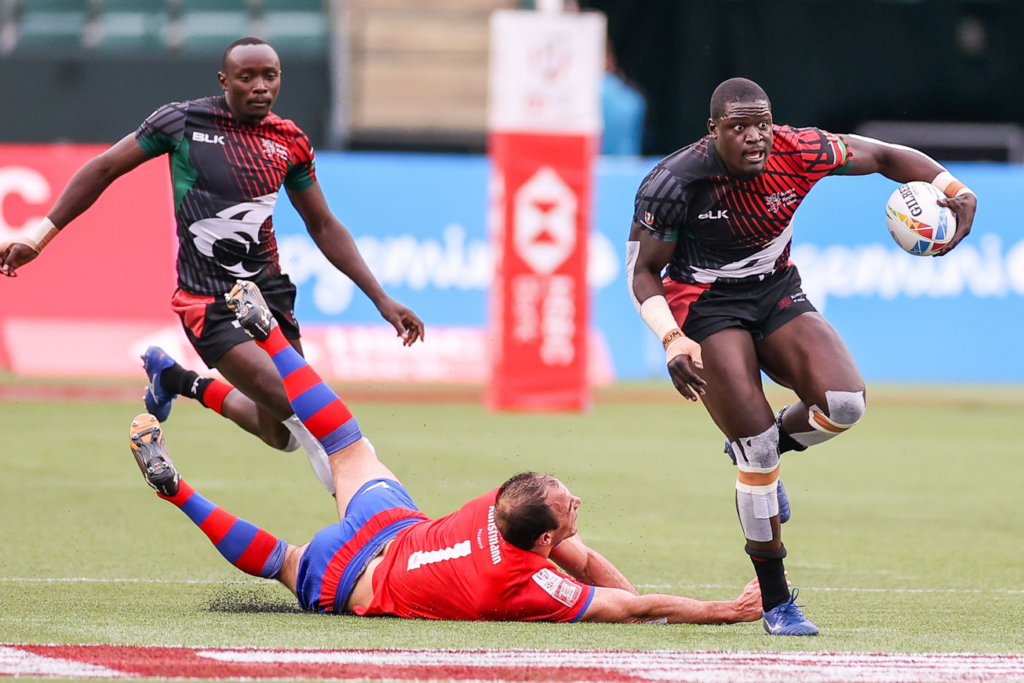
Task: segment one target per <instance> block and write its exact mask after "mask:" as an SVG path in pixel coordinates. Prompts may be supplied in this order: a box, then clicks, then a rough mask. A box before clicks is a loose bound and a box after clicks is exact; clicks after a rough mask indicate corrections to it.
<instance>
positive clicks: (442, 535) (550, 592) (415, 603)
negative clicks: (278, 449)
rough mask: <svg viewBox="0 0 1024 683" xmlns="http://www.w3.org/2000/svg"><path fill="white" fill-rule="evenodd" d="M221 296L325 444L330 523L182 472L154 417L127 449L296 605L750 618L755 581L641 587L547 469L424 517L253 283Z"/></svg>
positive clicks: (466, 615) (505, 614)
mask: <svg viewBox="0 0 1024 683" xmlns="http://www.w3.org/2000/svg"><path fill="white" fill-rule="evenodd" d="M227 303H228V306H229V307H230V308H231V309H232V310H233V311H234V312H235V315H236V316H237V317H238V319H239V322H240V323H241V325H242V327H243V328H244V329H245V330H247V331H248V332H249V333H250V334H252V336H253V338H254V339H255V340H256V343H257V344H259V345H260V347H261V348H263V349H264V350H265V351H266V352H267V353H268V354H269V355H270V356H271V359H272V360H273V362H274V365H275V366H276V367H277V369H278V371H279V372H280V374H281V377H282V379H283V380H284V386H285V388H286V390H287V392H288V399H289V401H290V402H291V404H292V407H293V408H294V410H295V413H296V415H298V416H299V417H300V418H301V419H302V421H303V423H304V424H305V425H306V427H307V428H308V429H309V430H310V431H311V432H312V433H313V434H314V435H315V436H316V437H317V438H318V439H319V440H320V441H321V443H322V444H323V446H324V448H325V450H326V451H327V453H329V454H330V464H331V469H332V473H333V475H334V483H335V487H336V491H337V493H336V498H337V503H338V514H339V517H340V521H339V522H338V523H337V524H333V525H331V526H329V527H327V528H326V529H323V530H322V531H320V532H319V533H317V534H316V535H315V536H314V538H313V540H312V541H310V542H309V543H307V544H305V545H302V546H296V545H291V544H289V543H287V542H285V541H283V540H281V539H279V538H276V537H274V536H273V535H271V534H270V533H268V532H266V531H264V530H263V529H259V528H257V527H256V526H254V525H253V524H250V523H249V522H246V521H245V520H242V519H238V518H237V517H235V516H234V515H231V514H230V513H228V512H227V511H225V510H223V509H222V508H220V507H218V506H217V505H215V504H214V503H212V502H210V501H209V500H207V499H206V498H204V497H203V496H201V495H200V494H199V493H197V492H196V491H195V490H194V489H193V488H192V487H191V486H189V485H188V484H187V483H186V482H185V481H184V480H182V479H181V478H180V476H179V474H178V472H177V471H176V470H175V468H174V465H173V463H172V462H171V460H170V458H169V457H168V455H167V449H166V446H165V442H164V438H163V433H162V431H161V427H160V423H159V422H157V420H156V418H154V417H153V416H152V415H149V414H143V415H140V416H138V417H137V418H135V421H134V422H132V427H131V448H132V451H133V453H134V455H135V458H136V460H137V461H138V464H139V467H140V468H141V469H142V472H143V474H144V475H145V477H146V481H147V482H149V484H150V485H151V486H152V487H153V488H154V489H156V491H157V493H158V495H159V496H160V497H161V498H163V499H164V500H168V501H170V502H172V503H174V504H175V505H176V506H178V507H179V508H181V510H182V511H183V512H184V513H185V514H186V515H188V517H189V518H190V519H191V520H192V521H193V522H194V523H195V524H196V525H198V526H199V527H200V529H201V530H202V531H203V532H204V533H206V535H207V536H208V537H209V538H210V540H211V541H212V542H213V543H214V544H215V545H216V547H217V550H218V551H219V552H220V553H221V554H222V555H223V556H224V558H225V559H226V560H228V561H229V562H231V563H232V564H233V565H235V566H236V567H238V568H239V569H241V570H242V571H244V572H246V573H248V574H252V575H254V576H262V577H265V578H274V579H277V580H278V581H280V582H281V583H283V584H284V585H285V586H287V587H288V588H289V589H290V590H291V591H292V592H293V593H294V594H295V595H296V597H297V598H298V602H299V605H300V606H301V607H302V608H303V609H307V610H313V611H318V612H327V613H336V614H341V613H345V612H349V613H352V614H356V615H359V616H376V615H385V614H386V615H394V616H399V617H407V618H428V619H458V620H509V621H580V620H582V621H595V622H638V621H660V622H666V621H667V622H669V623H699V624H720V623H733V622H741V621H756V620H758V619H760V618H761V593H760V588H759V586H758V583H757V580H756V579H754V580H753V581H751V582H750V583H749V584H747V586H746V587H745V588H744V589H743V592H742V593H741V594H740V595H739V597H737V598H736V599H735V600H731V601H700V600H693V599H690V598H685V597H680V596H675V595H655V594H652V595H640V594H639V593H638V592H637V590H636V589H635V588H634V587H633V586H632V584H630V583H629V581H628V580H626V578H625V577H624V576H623V575H622V574H621V573H620V572H619V571H618V570H617V569H616V568H615V567H614V566H613V565H612V564H611V563H610V562H609V561H608V560H606V559H605V558H604V557H602V556H601V555H600V554H598V553H596V552H594V551H593V550H591V549H590V548H588V547H587V546H586V545H584V543H583V541H581V540H580V538H579V536H578V535H577V534H576V519H577V513H578V510H579V506H580V499H579V498H577V497H576V496H574V495H572V493H570V492H569V489H568V488H566V486H565V485H564V484H563V483H562V482H560V481H559V480H558V479H555V478H554V477H551V476H546V475H541V474H537V473H535V472H524V473H522V474H517V475H516V476H514V477H512V478H511V479H509V480H508V481H507V482H505V483H504V484H503V485H502V486H501V487H500V488H498V489H496V490H494V491H490V492H489V493H486V494H484V495H482V496H480V497H479V498H477V499H475V500H472V501H470V502H468V503H466V504H465V505H464V506H462V507H461V508H460V509H459V510H456V511H455V512H453V513H452V514H450V515H447V516H445V517H442V518H440V519H437V520H433V521H432V520H430V519H428V518H427V516H426V515H424V514H423V513H422V512H420V511H419V509H417V507H416V505H415V503H413V501H412V498H411V497H410V496H409V494H408V493H407V492H406V490H405V488H404V487H403V486H402V484H401V483H400V482H399V481H398V478H397V477H396V476H395V475H394V473H392V472H391V470H390V469H388V468H387V467H386V466H385V465H384V464H383V463H381V462H380V460H378V459H377V456H376V452H375V450H374V448H373V446H372V445H371V444H370V442H369V440H367V439H366V438H364V437H363V435H362V433H361V432H360V430H359V425H358V424H357V422H356V419H355V418H354V417H353V416H352V414H351V413H350V412H349V410H348V408H347V407H346V406H345V404H344V403H343V402H342V401H341V399H340V398H338V396H337V395H336V394H335V393H334V391H333V390H331V389H330V387H328V386H327V385H326V384H324V383H323V382H322V381H321V380H320V378H319V376H318V375H317V374H316V372H314V370H313V368H312V367H311V366H309V365H308V364H307V363H306V361H305V360H304V359H303V358H302V356H300V355H299V353H298V352H297V351H295V349H294V348H292V346H291V345H290V344H289V343H288V341H287V340H286V339H285V337H284V336H283V335H282V334H281V331H280V329H279V328H278V327H277V323H276V321H275V320H274V317H273V315H272V314H271V313H270V310H269V309H268V308H267V305H266V303H265V302H264V300H263V297H262V295H261V294H260V291H259V289H258V288H257V287H256V286H255V285H254V284H252V283H251V282H245V281H239V283H238V284H237V285H236V286H235V287H234V288H233V289H232V290H231V293H230V294H228V295H227ZM552 562H554V563H556V564H557V565H558V566H559V567H561V569H562V570H563V571H564V573H562V572H560V571H559V570H558V569H557V568H556V566H555V564H552Z"/></svg>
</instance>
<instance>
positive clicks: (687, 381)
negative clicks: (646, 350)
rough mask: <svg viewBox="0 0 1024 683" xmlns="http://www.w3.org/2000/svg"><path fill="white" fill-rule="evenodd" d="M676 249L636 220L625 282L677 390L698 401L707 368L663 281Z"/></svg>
mask: <svg viewBox="0 0 1024 683" xmlns="http://www.w3.org/2000/svg"><path fill="white" fill-rule="evenodd" d="M675 249H676V243H675V242H668V241H662V240H659V239H656V238H654V237H652V236H651V235H648V234H647V232H646V231H644V230H643V228H641V227H640V226H639V225H637V224H636V222H634V223H633V227H632V229H631V230H630V233H629V242H627V244H626V283H627V286H628V287H629V296H630V298H631V299H632V300H633V305H634V306H635V307H636V310H637V312H638V313H639V314H640V317H641V318H643V319H644V322H645V323H647V326H648V327H650V328H651V331H652V332H654V334H655V335H657V337H658V339H660V340H661V344H662V346H663V347H664V348H665V363H666V365H667V366H668V373H669V376H670V377H672V384H674V385H675V387H676V391H678V392H679V393H680V394H682V395H683V397H684V398H687V399H689V400H691V401H696V400H697V396H698V395H702V394H703V393H704V389H703V387H704V385H705V384H707V382H705V381H704V380H703V379H701V377H700V375H698V374H697V370H700V369H703V367H704V362H703V360H702V359H701V349H700V344H698V343H697V342H695V341H693V340H692V339H690V338H689V337H686V336H685V335H683V332H682V330H680V329H679V324H678V323H677V322H676V320H675V318H674V317H673V316H672V310H671V309H670V308H669V305H668V301H667V300H666V299H665V285H664V284H663V283H662V280H661V273H662V271H663V270H665V266H667V265H668V262H669V261H670V260H671V259H672V254H673V253H674V252H675Z"/></svg>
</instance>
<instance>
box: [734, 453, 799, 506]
mask: <svg viewBox="0 0 1024 683" xmlns="http://www.w3.org/2000/svg"><path fill="white" fill-rule="evenodd" d="M725 454H726V455H728V456H729V459H730V460H732V464H733V465H735V464H736V453H735V452H733V450H732V442H731V441H729V440H728V439H726V440H725ZM792 514H793V511H792V510H791V509H790V507H789V496H788V495H787V494H786V487H785V486H783V485H782V479H779V524H785V523H786V522H788V521H789V518H790V516H791V515H792Z"/></svg>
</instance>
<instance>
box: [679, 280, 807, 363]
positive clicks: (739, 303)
mask: <svg viewBox="0 0 1024 683" xmlns="http://www.w3.org/2000/svg"><path fill="white" fill-rule="evenodd" d="M664 285H665V298H666V299H668V305H669V308H671V309H672V315H673V316H675V319H676V322H677V323H679V327H680V328H681V329H682V330H683V334H685V335H686V336H687V337H690V338H691V339H693V340H694V341H695V342H697V343H698V344H699V343H700V342H702V341H704V340H705V339H707V338H708V337H710V336H711V335H713V334H714V333H715V332H718V331H720V330H724V329H726V328H727V327H742V328H743V329H745V330H749V331H750V333H751V335H752V336H753V337H754V340H755V341H756V340H760V339H764V338H765V337H767V336H768V335H769V334H771V333H772V332H774V331H775V330H777V329H779V328H780V327H782V326H783V325H785V324H786V323H788V322H789V321H790V320H792V319H793V318H795V317H797V316H798V315H800V314H802V313H808V312H810V311H815V310H817V309H815V308H814V304H812V303H811V302H810V301H808V300H807V295H806V294H804V292H803V289H801V282H800V273H798V272H797V269H796V266H787V267H786V268H783V269H782V270H779V271H777V272H775V273H773V274H772V275H769V276H768V277H766V278H765V279H764V280H762V281H760V282H756V283H754V284H744V285H728V284H721V283H714V284H690V283H687V282H677V281H676V280H672V279H671V278H667V277H666V278H665V280H664Z"/></svg>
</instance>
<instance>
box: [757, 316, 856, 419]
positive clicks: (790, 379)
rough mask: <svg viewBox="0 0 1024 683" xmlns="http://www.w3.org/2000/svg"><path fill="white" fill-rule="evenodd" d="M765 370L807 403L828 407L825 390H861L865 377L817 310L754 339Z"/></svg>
mask: <svg viewBox="0 0 1024 683" xmlns="http://www.w3.org/2000/svg"><path fill="white" fill-rule="evenodd" d="M756 348H757V357H758V359H759V360H760V362H761V365H762V366H763V367H764V369H765V371H766V372H767V373H768V374H769V375H770V376H771V377H772V378H774V379H776V380H777V381H778V382H780V383H781V384H783V385H785V386H788V387H790V388H792V389H793V391H795V392H796V394H797V396H799V397H800V400H801V401H802V402H803V403H804V404H805V405H806V406H812V405H817V406H819V407H820V408H821V409H823V410H827V409H828V408H827V406H828V401H827V400H826V398H825V392H826V391H864V380H863V379H862V378H861V376H860V371H859V370H858V369H857V364H856V363H855V362H854V360H853V356H852V355H851V354H850V350H849V349H847V348H846V344H845V343H844V342H843V340H842V338H841V337H840V336H839V333H838V332H836V330H835V328H834V327H832V325H830V324H829V322H828V321H827V320H825V317H824V316H823V315H821V314H820V313H817V312H813V311H812V312H809V313H804V314H803V315H800V316H797V317H796V318H794V319H793V320H790V321H789V322H788V323H786V324H785V325H783V326H782V327H780V328H779V329H777V330H775V331H774V332H772V333H771V334H769V335H768V336H767V337H765V338H764V339H762V340H760V341H758V342H756Z"/></svg>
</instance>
